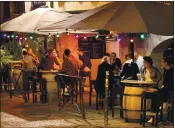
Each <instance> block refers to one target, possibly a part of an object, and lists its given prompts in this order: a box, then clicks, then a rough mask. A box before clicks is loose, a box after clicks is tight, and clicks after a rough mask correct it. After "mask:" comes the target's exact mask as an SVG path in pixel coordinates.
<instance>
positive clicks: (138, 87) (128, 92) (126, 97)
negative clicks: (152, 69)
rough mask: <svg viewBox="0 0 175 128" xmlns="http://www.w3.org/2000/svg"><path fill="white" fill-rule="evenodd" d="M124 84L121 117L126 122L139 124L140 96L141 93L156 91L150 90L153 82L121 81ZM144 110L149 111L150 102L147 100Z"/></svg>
mask: <svg viewBox="0 0 175 128" xmlns="http://www.w3.org/2000/svg"><path fill="white" fill-rule="evenodd" d="M121 82H122V83H123V84H125V89H124V94H123V117H124V119H125V121H127V122H140V108H141V94H142V92H143V91H150V92H153V91H156V89H153V88H151V87H150V86H151V85H153V84H154V83H153V82H146V81H138V80H123V81H121ZM146 102H147V105H146V109H147V110H150V108H151V100H149V99H148V100H147V101H146Z"/></svg>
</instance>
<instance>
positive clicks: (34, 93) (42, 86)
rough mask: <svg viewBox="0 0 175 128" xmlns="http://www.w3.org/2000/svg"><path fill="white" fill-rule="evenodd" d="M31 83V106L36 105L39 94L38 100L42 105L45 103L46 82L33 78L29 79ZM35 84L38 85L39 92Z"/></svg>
mask: <svg viewBox="0 0 175 128" xmlns="http://www.w3.org/2000/svg"><path fill="white" fill-rule="evenodd" d="M31 83H32V99H33V104H34V103H37V95H38V93H39V95H40V100H41V102H42V104H43V103H46V102H47V92H46V84H45V83H46V80H45V79H44V78H39V77H33V78H32V79H31ZM37 83H39V90H38V89H37V87H36V86H37Z"/></svg>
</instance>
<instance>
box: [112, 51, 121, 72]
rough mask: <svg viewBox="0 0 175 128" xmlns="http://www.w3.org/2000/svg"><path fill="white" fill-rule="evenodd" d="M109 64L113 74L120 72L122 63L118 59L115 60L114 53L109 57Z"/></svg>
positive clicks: (115, 55)
mask: <svg viewBox="0 0 175 128" xmlns="http://www.w3.org/2000/svg"><path fill="white" fill-rule="evenodd" d="M110 64H111V65H112V67H111V68H112V71H113V73H114V74H115V73H117V72H118V70H121V67H122V63H121V60H120V59H119V58H117V54H116V53H115V52H112V53H111V55H110Z"/></svg>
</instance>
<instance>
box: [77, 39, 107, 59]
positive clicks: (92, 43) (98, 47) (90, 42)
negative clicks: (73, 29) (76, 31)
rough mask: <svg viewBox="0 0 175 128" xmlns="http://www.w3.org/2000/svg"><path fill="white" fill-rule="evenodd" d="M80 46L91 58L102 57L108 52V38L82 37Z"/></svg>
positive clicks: (79, 41)
mask: <svg viewBox="0 0 175 128" xmlns="http://www.w3.org/2000/svg"><path fill="white" fill-rule="evenodd" d="M78 46H79V48H81V49H82V50H83V52H85V53H87V55H89V57H90V58H91V59H99V58H102V57H103V56H104V55H105V53H106V40H105V38H100V37H99V38H98V39H96V38H95V37H87V38H83V37H80V38H79V40H78Z"/></svg>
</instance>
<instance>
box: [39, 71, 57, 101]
mask: <svg viewBox="0 0 175 128" xmlns="http://www.w3.org/2000/svg"><path fill="white" fill-rule="evenodd" d="M40 73H41V74H42V78H45V79H46V90H47V100H48V103H53V102H58V92H57V81H56V80H55V76H56V74H57V73H58V71H57V70H49V71H46V70H41V71H40Z"/></svg>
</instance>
